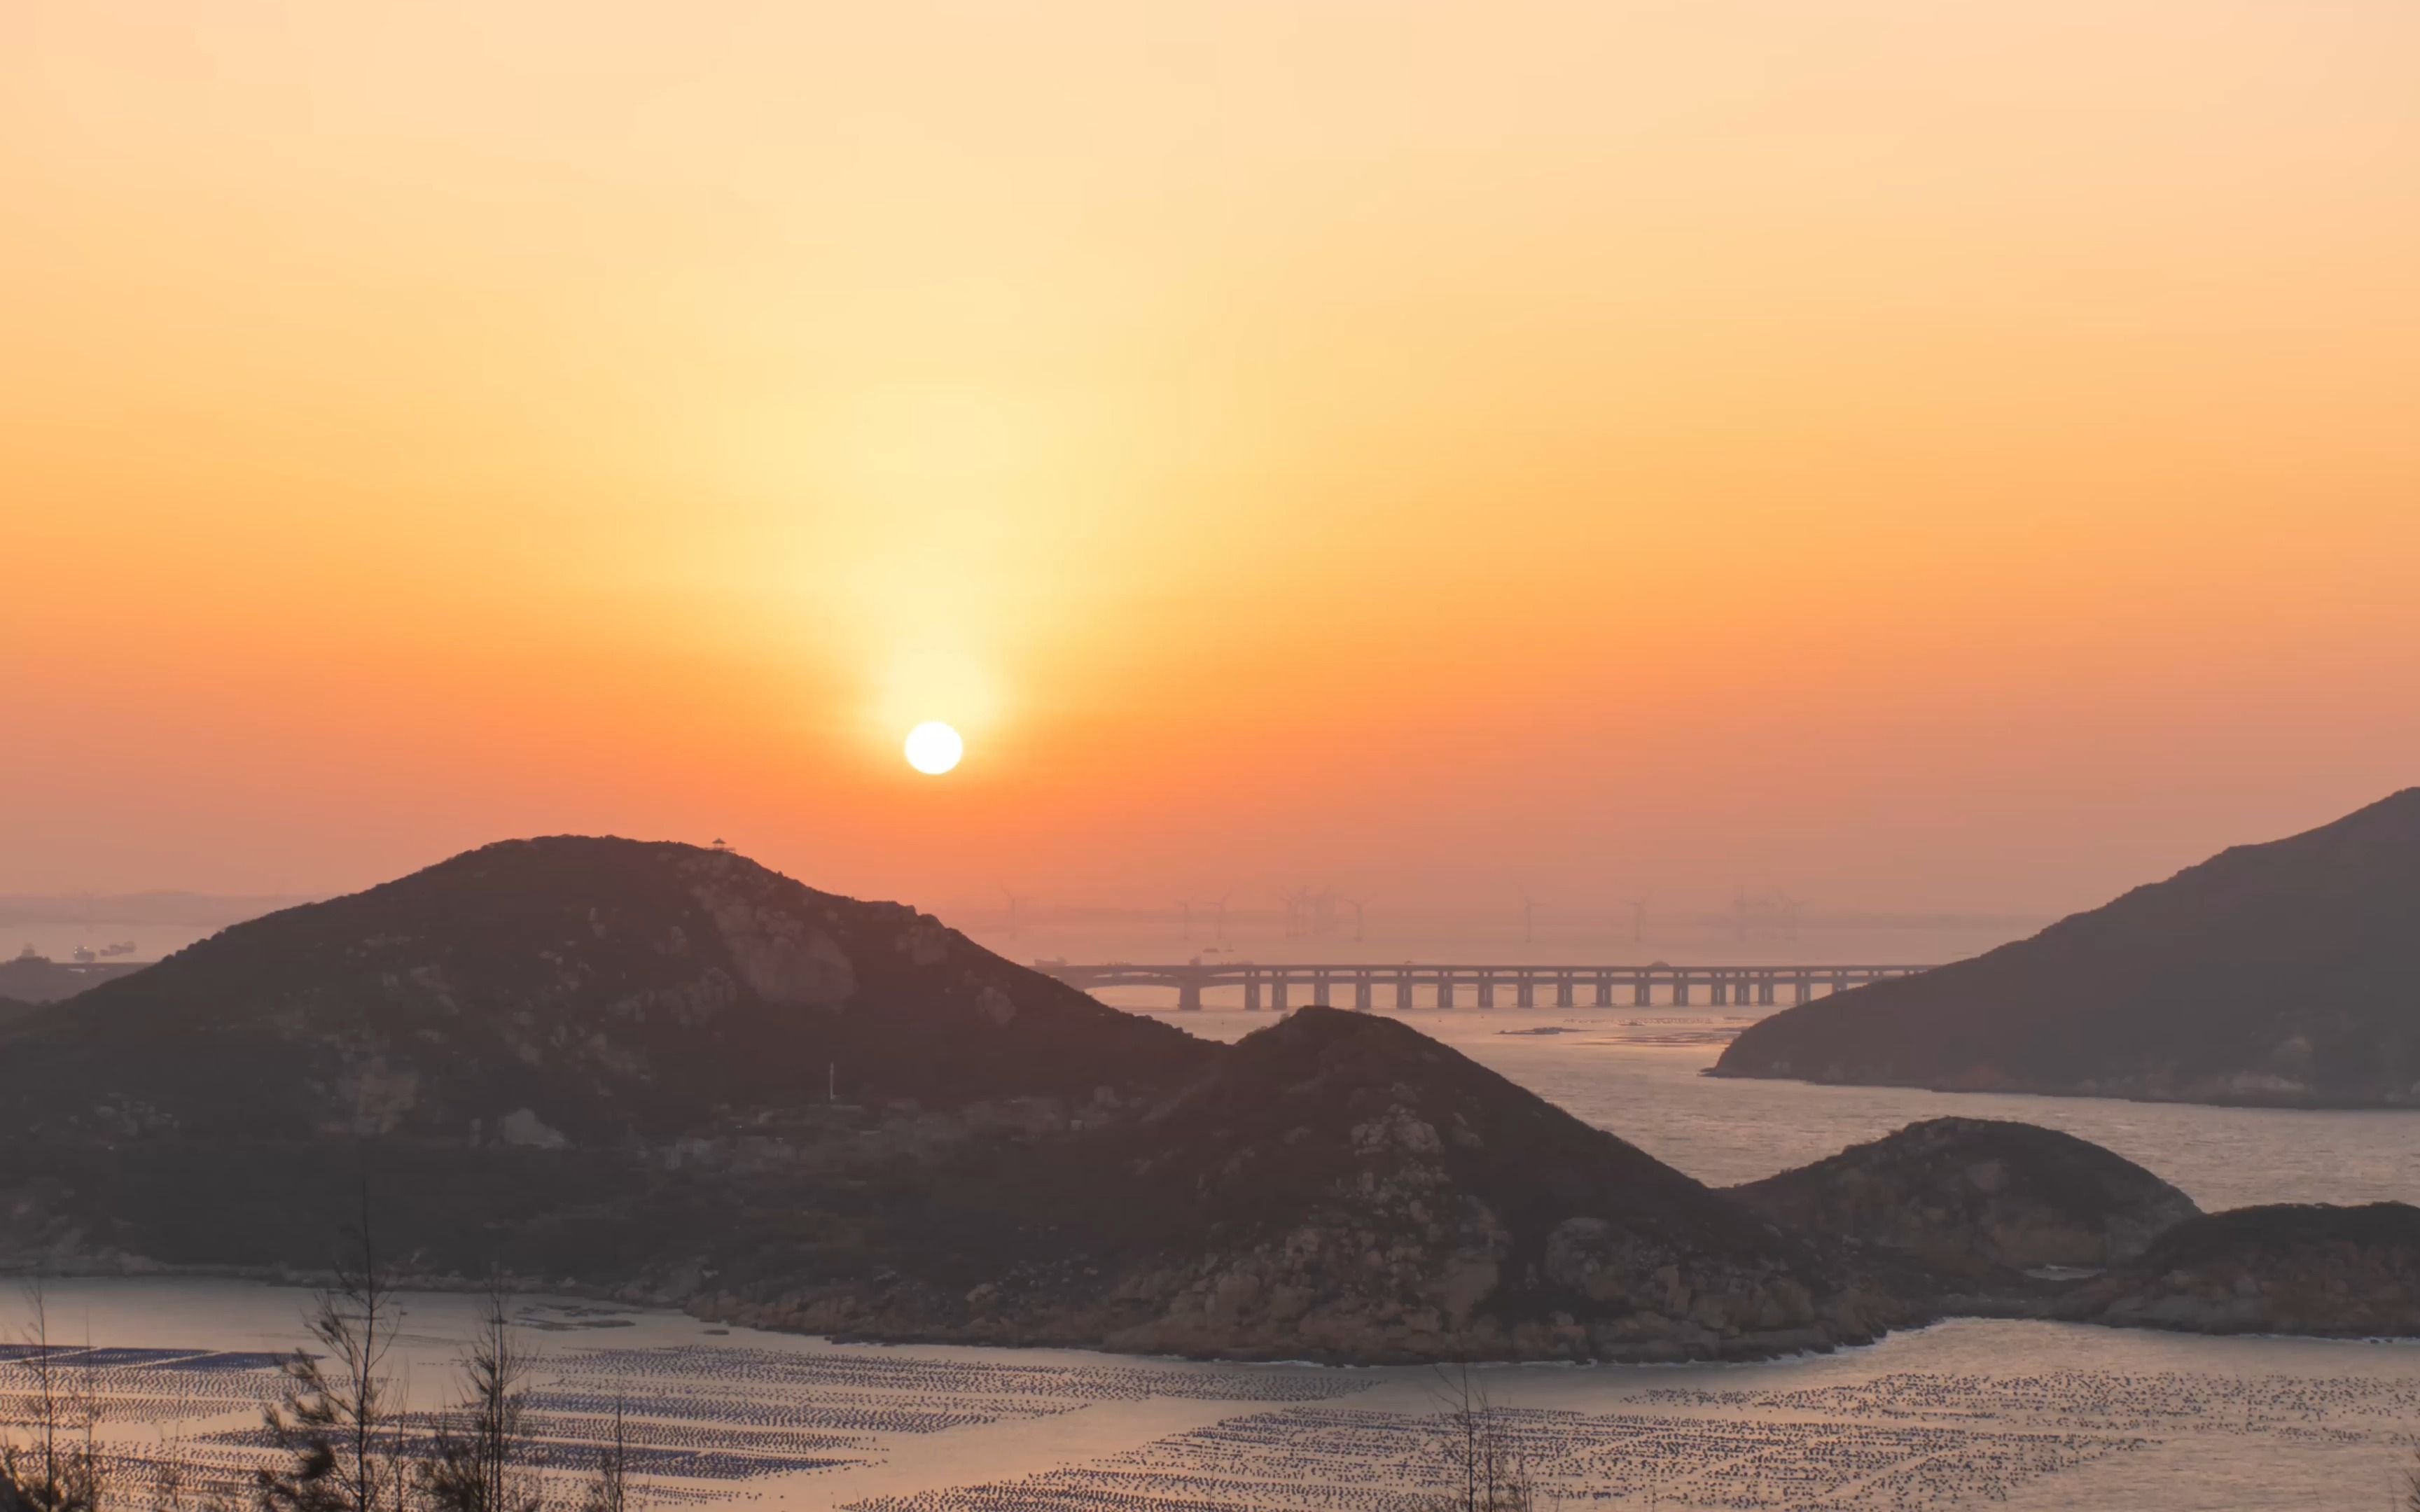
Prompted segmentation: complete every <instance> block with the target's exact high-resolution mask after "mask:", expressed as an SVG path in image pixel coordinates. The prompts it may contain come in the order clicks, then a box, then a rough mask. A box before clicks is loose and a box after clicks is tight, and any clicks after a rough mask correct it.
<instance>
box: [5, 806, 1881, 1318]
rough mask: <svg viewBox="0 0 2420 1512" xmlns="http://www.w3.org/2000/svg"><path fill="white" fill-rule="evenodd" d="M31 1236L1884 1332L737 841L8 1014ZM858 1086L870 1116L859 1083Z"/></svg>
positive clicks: (1741, 1222)
mask: <svg viewBox="0 0 2420 1512" xmlns="http://www.w3.org/2000/svg"><path fill="white" fill-rule="evenodd" d="M0 1086H5V1087H7V1088H9V1095H8V1098H6V1099H5V1100H0V1211H8V1212H9V1213H11V1214H12V1218H11V1222H10V1224H9V1225H8V1226H7V1227H5V1228H0V1262H10V1261H13V1262H16V1263H42V1264H47V1265H54V1266H67V1267H71V1268H78V1269H96V1268H98V1269H108V1268H117V1267H122V1268H129V1269H137V1270H148V1269H153V1268H156V1267H160V1266H167V1267H172V1268H207V1269H211V1270H221V1271H226V1270H233V1271H240V1272H247V1273H271V1274H278V1273H295V1272H299V1271H309V1270H314V1269H317V1268H318V1266H319V1265H321V1264H322V1263H323V1262H324V1259H325V1257H326V1256H327V1255H328V1254H329V1249H330V1243H331V1237H332V1235H333V1234H334V1231H335V1227H336V1225H337V1222H338V1217H339V1214H341V1213H342V1212H343V1211H344V1210H345V1209H346V1208H347V1206H348V1205H349V1203H350V1202H351V1200H352V1198H353V1195H354V1193H355V1192H356V1191H358V1190H359V1187H360V1184H361V1183H363V1182H364V1181H366V1182H367V1183H368V1184H369V1186H370V1188H371V1189H372V1191H373V1193H374V1194H375V1196H376V1202H377V1207H378V1211H379V1212H380V1220H379V1221H380V1224H381V1225H382V1226H383V1227H384V1228H385V1230H386V1234H387V1238H386V1243H387V1245H388V1247H389V1249H390V1252H391V1253H393V1254H395V1255H396V1256H397V1257H399V1263H401V1264H403V1265H404V1266H405V1267H407V1269H408V1270H409V1271H410V1272H411V1273H412V1274H413V1275H414V1276H416V1277H418V1278H421V1279H424V1280H434V1281H438V1282H443V1281H445V1280H446V1279H448V1278H470V1277H475V1276H478V1275H480V1274H482V1273H485V1272H487V1271H488V1270H489V1267H490V1266H494V1265H502V1266H503V1267H504V1269H505V1270H506V1271H508V1272H509V1273H513V1274H515V1275H518V1276H520V1277H523V1278H525V1279H526V1280H529V1281H531V1282H533V1283H542V1284H544V1285H546V1286H549V1287H552V1288H558V1289H572V1290H584V1291H592V1292H603V1293H611V1294H614V1295H618V1296H623V1297H627V1298H630V1299H633V1300H644V1301H650V1302H657V1303H668V1304H679V1305H684V1306H687V1307H689V1308H690V1309H692V1310H694V1311H697V1312H699V1313H701V1314H705V1315H707V1316H712V1317H721V1318H728V1319H744V1320H748V1321H753V1322H761V1323H766V1324H769V1325H772V1326H778V1327H789V1328H800V1329H809V1330H814V1331H817V1332H837V1333H845V1334H856V1335H870V1336H880V1337H892V1338H955V1339H966V1340H970V1341H973V1340H981V1341H991V1342H1015V1343H1060V1344H1091V1345H1106V1346H1109V1347H1112V1348H1121V1349H1136V1350H1180V1351H1183V1352H1187V1353H1195V1354H1220V1355H1234V1356H1244V1357H1264V1358H1265V1357H1301V1356H1303V1355H1306V1354H1316V1355H1319V1356H1322V1357H1325V1358H1331V1359H1339V1360H1418V1359H1440V1358H1466V1357H1470V1356H1472V1355H1481V1356H1517V1357H1528V1358H1564V1359H1586V1358H1627V1359H1684V1358H1727V1357H1743V1356H1750V1355H1758V1354H1769V1353H1774V1352H1780V1351H1788V1350H1800V1349H1810V1348H1823V1347H1826V1346H1829V1345H1831V1344H1834V1343H1838V1342H1841V1341H1844V1340H1852V1339H1859V1338H1863V1337H1866V1336H1868V1335H1869V1334H1870V1332H1871V1325H1870V1323H1869V1316H1870V1315H1871V1312H1872V1309H1871V1308H1870V1307H1869V1305H1868V1304H1867V1303H1866V1302H1865V1301H1864V1299H1863V1298H1862V1297H1861V1295H1860V1294H1859V1293H1857V1291H1856V1290H1855V1288H1854V1287H1850V1286H1846V1285H1843V1284H1842V1283H1840V1282H1839V1281H1838V1279H1837V1278H1836V1276H1835V1274H1834V1272H1833V1269H1832V1267H1831V1265H1830V1262H1829V1261H1828V1260H1827V1258H1826V1257H1825V1256H1824V1254H1823V1251H1822V1250H1821V1249H1820V1248H1819V1247H1818V1246H1816V1245H1813V1244H1810V1243H1808V1242H1805V1241H1803V1240H1800V1239H1796V1238H1793V1237H1791V1236H1788V1235H1785V1234H1784V1233H1783V1232H1782V1231H1780V1230H1779V1229H1777V1228H1776V1227H1774V1226H1772V1225H1771V1224H1769V1223H1768V1222H1766V1221H1765V1220H1763V1219H1761V1218H1760V1217H1757V1216H1755V1215H1753V1214H1751V1213H1749V1212H1747V1211H1745V1210H1743V1209H1741V1208H1739V1207H1737V1206H1735V1205H1733V1204H1731V1203H1730V1202H1729V1201H1728V1200H1726V1199H1725V1198H1723V1197H1721V1196H1718V1195H1716V1194H1714V1193H1713V1192H1711V1191H1709V1190H1707V1189H1706V1188H1705V1187H1703V1186H1701V1185H1699V1183H1697V1182H1696V1181H1694V1180H1690V1179H1689V1178H1687V1177H1685V1176H1683V1175H1682V1174H1681V1173H1680V1172H1678V1171H1675V1170H1672V1169H1671V1168H1670V1167H1668V1166H1666V1165H1662V1164H1661V1163H1659V1162H1657V1161H1655V1160H1653V1159H1652V1158H1651V1157H1649V1156H1648V1155H1646V1154H1645V1153H1643V1152H1642V1151H1639V1150H1637V1149H1635V1148H1633V1147H1631V1146H1629V1145H1627V1144H1624V1143H1623V1142H1622V1141H1621V1140H1620V1139H1617V1138H1615V1137H1614V1136H1613V1135H1611V1134H1605V1133H1603V1132H1601V1131H1598V1130H1595V1129H1591V1128H1590V1127H1588V1126H1587V1125H1585V1124H1582V1123H1580V1122H1579V1121H1578V1120H1576V1119H1572V1118H1571V1117H1570V1116H1568V1115H1566V1114H1564V1113H1562V1112H1560V1111H1559V1110H1558V1109H1556V1108H1554V1107H1552V1106H1551V1105H1549V1104H1547V1103H1544V1101H1542V1100H1541V1099H1539V1098H1537V1097H1536V1096H1534V1095H1533V1094H1531V1093H1529V1092H1528V1091H1526V1090H1524V1089H1522V1088H1518V1087H1516V1086H1514V1085H1512V1083H1510V1082H1507V1081H1505V1080H1504V1079H1503V1078H1501V1077H1499V1076H1497V1075H1495V1074H1494V1073H1493V1072H1487V1071H1485V1070H1484V1069H1482V1068H1481V1067H1479V1066H1477V1065H1475V1064H1474V1063H1472V1062H1470V1061H1468V1060H1467V1059H1466V1058H1465V1057H1461V1056H1459V1055H1457V1054H1455V1053H1454V1052H1452V1051H1451V1050H1450V1049H1448V1048H1446V1047H1444V1046H1442V1045H1438V1044H1436V1043H1435V1042H1434V1041H1429V1040H1427V1039H1426V1038H1424V1037H1423V1036H1420V1035H1419V1034H1418V1033H1416V1032H1415V1031H1413V1030H1411V1029H1410V1028H1408V1027H1406V1026H1403V1025H1401V1024H1397V1023H1394V1022H1391V1021H1388V1020H1382V1019H1375V1018H1371V1017H1367V1016H1362V1015H1354V1014H1346V1013H1340V1012H1335V1011H1326V1010H1317V1009H1311V1010H1305V1011H1302V1012H1300V1013H1298V1014H1296V1015H1295V1016H1294V1017H1293V1018H1290V1019H1287V1020H1285V1021H1283V1022H1280V1023H1277V1024H1274V1025H1272V1026H1270V1027H1268V1028H1265V1029H1263V1030H1262V1031H1260V1032H1259V1033H1257V1034H1254V1035H1252V1036H1250V1037H1249V1038H1248V1039H1246V1040H1245V1041H1242V1042H1241V1043H1239V1044H1235V1045H1222V1044H1215V1043H1209V1042H1205V1041H1199V1040H1196V1039H1194V1038H1192V1037H1191V1036H1189V1035H1187V1034H1185V1033H1183V1032H1182V1031H1181V1030H1179V1029H1177V1028H1175V1027H1173V1026H1169V1025H1166V1024H1163V1023H1158V1022H1155V1021H1152V1020H1148V1019H1144V1018H1140V1017H1138V1016H1135V1015H1131V1014H1126V1013H1123V1012H1120V1011H1116V1010H1113V1009H1110V1008H1108V1007H1106V1006H1104V1005H1102V1004H1099V1003H1097V1002H1095V1001H1094V1000H1093V999H1092V998H1090V997H1088V996H1085V995H1082V994H1080V993H1078V992H1076V991H1074V990H1073V989H1071V988H1068V987H1065V986H1064V985H1063V984H1061V983H1059V982H1056V981H1053V980H1049V979H1047V978H1046V977H1043V976H1041V975H1040V974H1038V973H1036V972H1032V971H1030V970H1027V969H1025V968H1023V967H1020V966H1017V965H1016V964H1012V963H1010V962H1007V961H1004V960H1001V958H999V957H997V956H995V955H993V954H991V953H990V952H988V951H986V950H984V949H982V948H980V947H978V946H976V945H974V944H973V943H972V942H970V941H969V940H967V939H966V938H965V937H964V936H962V935H959V934H957V933H954V931H951V930H949V929H947V928H946V927H944V926H942V925H941V924H940V923H939V922H938V921H937V920H935V919H933V918H930V917H929V916H925V915H922V914H919V913H917V912H916V911H914V910H913V909H909V908H906V907H903V906H900V905H897V904H891V903H859V902H855V901H852V900H849V899H845V898H841V897H837V896H834V895H831V894H828V893H822V892H817V891H814V890H813V889H811V888H808V887H803V886H802V885H800V884H799V883H797V882H794V881H792V880H790V879H788V878H785V877H782V876H779V875H778V874H776V873H774V872H768V871H767V870H766V869H764V868H762V867H759V866H757V865H755V864H754V863H752V862H750V861H747V860H745V859H744V858H742V857H739V856H734V855H730V854H727V853H723V852H720V851H708V850H700V849H698V848H696V847H691V846H685V845H671V844H655V843H643V842H638V841H619V840H597V839H584V838H577V837H559V838H554V839H547V840H536V841H509V842H505V843H502V844H498V845H491V846H488V847H486V848H484V849H481V850H478V851H473V852H471V853H469V854H467V855H464V856H457V857H455V858H453V859H452V860H449V861H446V862H443V863H442V864H440V865H438V866H434V867H431V868H429V869H427V871H424V872H417V873H414V874H413V875H411V876H409V877H405V878H403V879H401V880H399V881H396V882H393V883H389V884H386V885H384V886H382V887H373V888H371V889H369V890H368V891H366V892H363V893H360V894H356V895H353V896H351V897H347V898H340V899H335V900H332V901H330V902H326V903H313V904H309V905H305V906H302V907H298V908H293V909H288V910H287V911H285V912H283V913H279V914H275V915H271V916H270V917H268V918H260V919H256V920H254V921H251V922H249V923H245V924H241V925H238V926H235V927H233V928H231V929H229V930H227V931H225V933H221V934H219V935H217V936H215V937H213V938H212V939H210V940H208V941H205V942H203V943H202V944H199V945H196V946H194V947H193V948H191V949H187V950H184V951H181V952H179V953H178V955H176V956H174V957H172V958H170V959H169V960H167V961H164V962H163V963H161V964H158V965H156V966H154V967H152V968H150V969H148V970H147V971H144V972H142V973H140V974H139V975H136V976H132V977H128V978H125V979H123V980H118V981H115V982H112V983H109V984H107V985H105V986H103V987H101V988H97V989H95V990H94V991H92V992H90V993H87V994H85V995H83V996H81V997H79V998H77V999H75V1000H73V1001H71V1002H69V1003H65V1004H60V1005H55V1006H53V1007H51V1008H47V1009H43V1010H39V1011H36V1012H34V1013H32V1014H31V1015H29V1016H27V1017H25V1018H23V1019H21V1020H19V1021H18V1022H17V1023H15V1024H14V1025H13V1026H7V1027H0ZM835 1093H836V1095H835Z"/></svg>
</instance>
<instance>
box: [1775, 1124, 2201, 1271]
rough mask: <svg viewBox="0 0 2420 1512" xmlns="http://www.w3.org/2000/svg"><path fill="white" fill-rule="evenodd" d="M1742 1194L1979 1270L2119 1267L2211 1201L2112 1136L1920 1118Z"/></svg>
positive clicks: (1805, 1224) (1808, 1227)
mask: <svg viewBox="0 0 2420 1512" xmlns="http://www.w3.org/2000/svg"><path fill="white" fill-rule="evenodd" d="M1730 1195H1731V1196H1734V1197H1736V1198H1738V1199H1739V1200H1740V1201H1742V1202H1745V1203H1746V1204H1747V1205H1748V1206H1750V1207H1752V1208H1754V1209H1755V1210H1756V1211H1759V1212H1761V1213H1762V1214H1764V1215H1765V1216H1766V1217H1768V1218H1770V1219H1772V1220H1773V1221H1774V1222H1776V1223H1777V1224H1780V1225H1782V1226H1784V1227H1792V1228H1796V1229H1799V1230H1802V1231H1806V1232H1809V1233H1820V1234H1824V1235H1829V1236H1833V1237H1836V1238H1839V1239H1843V1240H1847V1241H1851V1242H1854V1243H1857V1244H1860V1245H1866V1246H1871V1247H1874V1248H1877V1249H1881V1250H1886V1251H1890V1252H1893V1253H1895V1254H1897V1255H1900V1256H1903V1257H1908V1258H1909V1259H1912V1260H1914V1261H1916V1262H1918V1263H1919V1264H1921V1265H1923V1266H1925V1267H1929V1268H1931V1269H1933V1270H1937V1271H1941V1272H1945V1273H1949V1274H1951V1275H1955V1276H1961V1277H1966V1278H1975V1279H1979V1278H1986V1277H1989V1276H1990V1275H1991V1273H1993V1272H1998V1271H2028V1270H2036V1269H2040V1268H2045V1267H2061V1268H2087V1269H2093V1270H2100V1269H2102V1268H2105V1267H2108V1266H2111V1265H2115V1264H2119V1263H2122V1262H2124V1261H2127V1260H2131V1259H2133V1258H2134V1257H2137V1256H2139V1255H2141V1254H2142V1253H2143V1251H2144V1250H2145V1249H2146V1248H2147V1247H2149V1244H2150V1243H2151V1242H2152V1241H2153V1240H2155V1239H2156V1238H2158V1237H2159V1235H2161V1234H2162V1233H2164V1232H2165V1231H2166V1230H2168V1229H2169V1228H2172V1227H2175V1226H2176V1225H2178V1224H2180V1223H2181V1222H2183V1221H2185V1220H2186V1219H2189V1218H2194V1217H2197V1216H2199V1215H2200V1211H2201V1210H2200V1209H2199V1208H2196V1207H2195V1205H2194V1202H2193V1199H2192V1198H2190V1197H2188V1196H2185V1195H2184V1194H2183V1193H2182V1192H2180V1191H2178V1190H2177V1189H2176V1188H2175V1187H2173V1186H2170V1185H2169V1184H2168V1183H2167V1182H2165V1181H2164V1180H2161V1179H2160V1178H2158V1177H2157V1176H2154V1175H2152V1174H2151V1173H2150V1172H2149V1171H2147V1170H2145V1169H2144V1168H2143V1167H2141V1166H2140V1165H2135V1164H2134V1163H2133V1162H2132V1161H2130V1160H2127V1159H2125V1158H2124V1157H2122V1156H2120V1155H2117V1154H2115V1153H2112V1152H2111V1151H2109V1150H2106V1149H2102V1148H2101V1147H2100V1146H2098V1145H2095V1144H2091V1143H2089V1142H2087V1141H2086V1140H2082V1139H2078V1138H2076V1137H2075V1136H2074V1135H2072V1134H2061V1133H2059V1132H2058V1131H2056V1130H2055V1129H2043V1128H2038V1127H2036V1126H2035V1125H2032V1124H2028V1123H2016V1122H2010V1121H2006V1120H2001V1119H1929V1120H1927V1121H1925V1122H1922V1123H1912V1124H1909V1125H1908V1126H1907V1127H1906V1128H1904V1129H1901V1130H1900V1131H1898V1132H1897V1133H1895V1134H1886V1135H1885V1136H1884V1137H1882V1138H1880V1139H1876V1140H1873V1141H1871V1142H1869V1143H1867V1144H1862V1145H1855V1146H1853V1147H1851V1148H1850V1149H1844V1150H1842V1151H1841V1152H1840V1153H1838V1154H1837V1155H1834V1156H1832V1157H1830V1158H1829V1159H1826V1160H1821V1161H1817V1162H1816V1163H1815V1164H1813V1165H1802V1166H1800V1167H1798V1168H1797V1169H1795V1170H1789V1171H1783V1172H1782V1173H1781V1174H1779V1175H1777V1176H1770V1177H1767V1178H1765V1179H1764V1180H1761V1181H1751V1182H1748V1183H1746V1184H1745V1185H1743V1186H1736V1187H1732V1188H1731V1189H1730Z"/></svg>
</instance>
